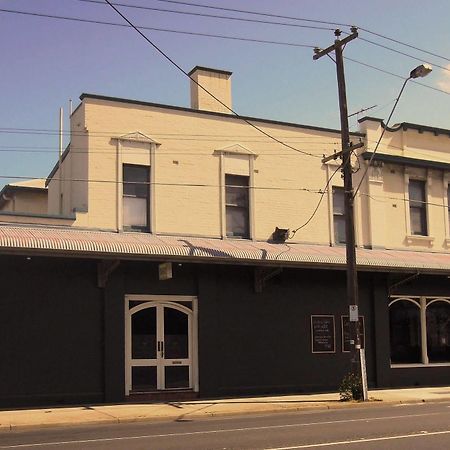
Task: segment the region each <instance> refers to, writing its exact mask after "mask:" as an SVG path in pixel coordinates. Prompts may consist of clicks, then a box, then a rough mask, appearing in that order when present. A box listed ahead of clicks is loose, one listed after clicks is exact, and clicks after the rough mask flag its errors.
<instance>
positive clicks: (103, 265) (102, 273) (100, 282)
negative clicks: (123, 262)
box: [97, 259, 120, 288]
mask: <svg viewBox="0 0 450 450" xmlns="http://www.w3.org/2000/svg"><path fill="white" fill-rule="evenodd" d="M119 264H120V261H119V260H118V259H112V260H110V259H103V260H102V261H100V262H99V263H98V265H97V287H99V288H104V287H106V283H107V281H108V278H109V276H110V275H111V274H112V273H113V272H114V271H115V270H116V269H117V267H119Z"/></svg>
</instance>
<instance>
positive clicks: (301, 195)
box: [83, 98, 342, 245]
mask: <svg viewBox="0 0 450 450" xmlns="http://www.w3.org/2000/svg"><path fill="white" fill-rule="evenodd" d="M83 102H84V104H85V106H84V108H85V115H86V122H85V126H86V129H87V132H88V135H89V144H88V145H89V148H90V149H95V151H90V153H89V178H90V180H91V182H90V183H88V187H87V189H88V199H89V201H88V203H89V205H88V223H89V226H92V227H96V228H105V229H120V223H118V222H119V221H118V219H117V217H118V216H120V215H121V214H120V202H121V191H120V189H121V178H120V177H121V174H120V170H119V169H120V167H121V163H124V162H127V163H132V164H133V163H134V164H143V161H142V152H144V153H145V151H146V152H147V154H150V152H151V145H150V143H149V144H148V145H147V146H146V144H145V142H141V154H139V152H138V151H137V149H136V148H133V149H128V148H127V146H128V145H129V144H127V139H125V138H124V136H126V135H129V134H130V133H134V132H139V133H142V134H143V135H145V136H148V137H149V138H151V139H152V140H153V141H154V142H156V143H155V144H154V146H155V151H154V155H153V156H151V157H150V160H151V161H150V165H153V166H154V167H153V168H151V173H152V175H153V178H152V179H151V190H152V191H153V194H152V195H153V196H154V204H153V207H154V208H153V211H152V213H153V215H154V222H153V224H152V225H153V228H152V231H153V232H157V233H163V234H164V233H168V234H181V235H201V236H211V237H222V235H223V234H224V206H223V204H222V203H223V194H224V188H223V176H224V173H225V172H227V173H235V174H242V173H241V170H242V166H241V168H239V167H238V165H237V164H234V163H233V160H236V159H239V158H240V159H241V160H243V161H244V164H247V166H246V167H247V169H245V170H246V171H247V173H248V175H249V176H250V178H251V180H252V185H253V189H251V210H252V217H253V227H252V229H253V234H252V237H253V238H254V239H257V240H267V239H268V238H270V236H271V234H272V232H273V231H274V229H275V227H276V226H278V227H280V228H284V227H285V228H291V229H293V228H296V227H298V226H299V225H302V224H303V223H304V222H305V221H306V220H307V219H308V217H309V215H310V214H311V212H312V211H313V210H314V207H315V206H316V204H317V202H318V200H319V195H320V194H319V193H318V191H319V190H320V189H323V187H324V186H325V182H326V179H327V178H326V177H327V170H326V166H324V165H322V164H321V162H320V156H321V155H322V154H323V153H327V152H330V153H331V152H332V149H333V148H335V146H336V143H337V141H338V140H339V135H338V133H334V132H325V131H316V130H310V129H303V128H294V127H289V126H286V125H277V124H260V125H259V126H261V127H262V128H263V129H265V130H266V131H267V132H268V133H270V134H273V135H275V136H278V137H279V138H280V139H282V140H284V141H286V142H287V143H289V144H290V145H292V146H295V147H297V148H299V149H302V150H304V151H307V152H310V153H313V154H315V155H317V157H316V158H314V157H310V156H305V155H303V154H300V153H299V152H296V151H294V150H291V149H288V148H286V147H283V146H281V145H280V144H277V143H275V142H273V141H271V140H270V139H268V138H266V137H264V136H263V135H261V134H260V133H258V132H257V131H256V130H254V129H252V128H251V127H250V126H249V125H248V124H245V123H243V122H242V121H239V120H236V119H235V118H232V117H230V118H228V117H223V116H220V117H217V116H213V115H210V114H201V113H195V112H186V111H178V110H171V109H163V108H157V107H151V106H140V105H134V104H126V103H119V102H110V101H103V100H95V99H90V98H89V99H84V100H83ZM105 130H108V133H105ZM121 137H122V138H121ZM118 160H119V162H120V163H119V164H118ZM92 180H98V181H102V182H98V183H97V182H94V181H92ZM117 183H119V192H118V191H117V186H118V185H117ZM335 183H336V184H337V185H339V184H341V183H342V182H341V180H340V178H339V177H338V176H336V177H335ZM330 208H331V204H330V203H329V201H328V199H325V201H324V202H323V203H322V204H321V207H320V208H319V211H318V213H317V220H315V221H314V223H313V224H310V225H309V226H307V227H305V228H303V229H302V230H301V231H300V232H299V233H298V234H297V235H296V237H295V240H297V241H300V242H314V243H321V244H327V245H328V244H330V231H329V230H330V223H329V214H330ZM118 225H119V226H118Z"/></svg>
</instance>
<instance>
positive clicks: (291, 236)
mask: <svg viewBox="0 0 450 450" xmlns="http://www.w3.org/2000/svg"><path fill="white" fill-rule="evenodd" d="M339 169H341V166H340V165H339V166H338V167H337V169H336V170H335V171H334V172H333V174H332V175H331V177H330V178H328V180H327V183H326V184H325V187H324V188H323V189H322V193H321V196H320V199H319V201H318V202H317V205H316V207H315V208H314V211H313V212H312V214H311V216H310V217H309V218H308V220H307V221H306V222H305V223H304V224H303V225H300V226H299V227H297V228H295V229H294V230H292V231H291V235H290V236H289V239H293V238H294V236H295V234H296V233H297V231H299V230H301V229H302V228H305V227H306V226H307V225H308V224H309V223H310V222H311V220H313V218H314V216H315V215H316V213H317V211H318V210H319V207H320V204H321V203H322V200H323V198H324V196H325V194H326V193H327V192H328V188H329V185H330V183H331V180H332V179H333V177H334V176H335V175H336V173H337V172H338V170H339Z"/></svg>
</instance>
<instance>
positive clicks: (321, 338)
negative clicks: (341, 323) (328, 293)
mask: <svg viewBox="0 0 450 450" xmlns="http://www.w3.org/2000/svg"><path fill="white" fill-rule="evenodd" d="M311 349H312V352H313V353H335V352H336V341H335V328H334V316H329V315H317V316H311Z"/></svg>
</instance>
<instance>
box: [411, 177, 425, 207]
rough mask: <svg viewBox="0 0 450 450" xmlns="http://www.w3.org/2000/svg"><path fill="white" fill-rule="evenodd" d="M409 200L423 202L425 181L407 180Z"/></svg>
mask: <svg viewBox="0 0 450 450" xmlns="http://www.w3.org/2000/svg"><path fill="white" fill-rule="evenodd" d="M409 200H410V201H414V200H415V201H417V202H424V201H425V181H423V180H409Z"/></svg>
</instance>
